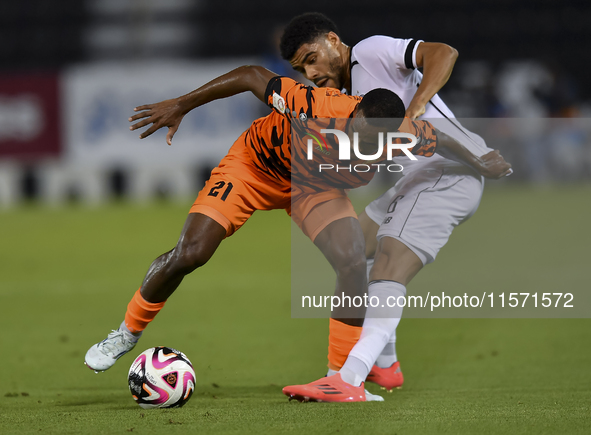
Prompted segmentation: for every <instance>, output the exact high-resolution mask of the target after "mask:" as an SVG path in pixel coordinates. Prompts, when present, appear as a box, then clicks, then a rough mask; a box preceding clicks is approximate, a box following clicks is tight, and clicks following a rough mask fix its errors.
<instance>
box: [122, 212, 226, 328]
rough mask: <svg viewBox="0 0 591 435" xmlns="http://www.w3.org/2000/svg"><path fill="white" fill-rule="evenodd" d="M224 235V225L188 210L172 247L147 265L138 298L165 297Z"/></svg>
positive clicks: (209, 254) (153, 299)
mask: <svg viewBox="0 0 591 435" xmlns="http://www.w3.org/2000/svg"><path fill="white" fill-rule="evenodd" d="M225 237H226V228H224V227H223V226H222V225H220V224H219V223H218V222H216V221H215V220H213V219H212V218H210V217H209V216H206V215H204V214H201V213H189V215H188V217H187V220H186V221H185V225H184V226H183V230H182V232H181V236H180V237H179V240H178V242H177V244H176V246H175V247H174V248H173V249H172V250H170V251H168V252H167V253H165V254H162V255H161V256H160V257H158V258H157V259H156V260H154V262H153V263H152V265H151V266H150V269H149V270H148V273H147V274H146V277H145V278H144V281H143V283H142V286H141V295H142V297H143V298H144V299H145V300H146V301H148V302H150V303H158V302H163V301H165V300H167V299H168V297H169V296H170V295H171V294H172V293H173V292H174V291H175V290H176V289H177V287H178V286H179V284H180V283H181V281H182V280H183V278H184V277H185V276H186V275H188V274H189V273H191V272H193V271H194V270H195V269H197V268H198V267H201V266H203V265H204V264H205V263H207V262H208V261H209V259H210V258H211V257H212V255H213V254H214V252H215V251H216V249H217V248H218V246H219V245H220V243H221V242H222V240H224V238H225ZM128 326H129V325H128Z"/></svg>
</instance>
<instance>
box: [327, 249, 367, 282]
mask: <svg viewBox="0 0 591 435" xmlns="http://www.w3.org/2000/svg"><path fill="white" fill-rule="evenodd" d="M335 265H336V267H335V269H336V272H337V274H338V275H346V276H350V277H353V276H356V275H360V276H364V277H365V276H366V274H367V260H366V258H365V248H364V247H363V246H358V247H355V246H352V247H351V248H350V249H348V250H346V251H344V252H342V253H340V255H339V256H338V258H337V261H336V262H335Z"/></svg>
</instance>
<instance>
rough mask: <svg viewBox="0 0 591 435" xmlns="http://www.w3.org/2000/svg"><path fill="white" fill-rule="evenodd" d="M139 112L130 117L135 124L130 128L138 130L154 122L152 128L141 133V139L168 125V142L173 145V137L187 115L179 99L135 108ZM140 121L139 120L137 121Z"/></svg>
mask: <svg viewBox="0 0 591 435" xmlns="http://www.w3.org/2000/svg"><path fill="white" fill-rule="evenodd" d="M133 110H134V111H135V112H139V113H137V114H135V115H133V116H131V117H130V118H129V122H135V124H133V125H131V126H130V127H129V129H130V130H132V131H133V130H137V129H138V128H142V127H145V126H146V125H149V124H152V125H151V126H150V128H148V129H147V130H146V131H144V132H143V133H142V134H140V139H144V138H146V137H148V136H150V135H151V134H152V133H154V132H155V131H156V130H159V129H161V128H163V127H168V133H167V134H166V143H167V144H168V145H172V138H173V136H174V134H175V133H176V131H177V130H178V128H179V125H180V124H181V121H182V120H183V117H184V116H185V113H186V112H185V111H184V110H183V109H182V108H181V107H180V105H179V102H178V99H177V98H173V99H172V100H165V101H161V102H160V103H155V104H145V105H143V106H138V107H136V108H135V109H133ZM136 121H138V122H136Z"/></svg>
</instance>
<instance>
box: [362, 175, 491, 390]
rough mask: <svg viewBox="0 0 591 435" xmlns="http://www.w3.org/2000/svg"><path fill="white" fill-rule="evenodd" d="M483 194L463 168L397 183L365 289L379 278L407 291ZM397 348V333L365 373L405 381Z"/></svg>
mask: <svg viewBox="0 0 591 435" xmlns="http://www.w3.org/2000/svg"><path fill="white" fill-rule="evenodd" d="M403 180H404V179H403ZM481 194H482V181H481V179H480V177H474V176H472V175H471V173H470V172H469V170H468V169H464V168H463V167H460V168H457V169H456V170H454V171H452V169H451V168H448V169H446V170H445V171H441V172H440V173H437V172H434V173H433V174H432V176H429V175H427V174H413V175H411V176H410V177H409V178H407V180H406V182H405V183H400V182H399V184H397V185H396V194H395V195H393V198H392V201H391V203H390V204H389V205H388V206H387V210H386V215H385V216H383V217H381V225H380V228H379V231H378V234H377V238H378V239H379V242H378V247H377V252H376V256H375V263H374V264H373V268H372V270H371V276H370V278H369V281H370V285H369V288H368V293H370V294H371V292H372V291H373V287H374V286H373V283H374V282H375V281H380V280H381V284H380V285H382V286H386V287H390V288H391V291H392V292H395V291H396V289H398V291H399V292H401V294H402V293H405V292H406V286H407V285H408V284H409V283H410V281H411V280H412V279H413V278H414V276H415V275H416V274H417V273H418V272H419V271H420V270H421V269H422V267H423V266H424V265H426V264H428V263H430V262H432V261H434V259H435V257H436V255H437V253H438V252H439V250H440V249H441V248H442V247H443V246H444V245H445V244H446V243H447V241H448V239H449V236H450V235H451V232H452V231H453V229H454V228H455V227H456V226H457V225H459V224H460V223H461V222H463V221H465V220H467V219H468V218H469V217H470V216H471V215H472V214H473V213H474V212H475V210H476V209H477V207H478V204H479V202H480V197H481ZM369 208H370V207H368V209H369ZM372 211H373V210H370V212H372ZM395 346H396V331H394V332H393V333H392V335H391V336H390V339H389V340H388V343H387V344H386V346H385V347H384V350H383V351H382V353H381V354H380V355H379V356H378V357H377V359H376V363H375V365H374V367H373V368H372V371H371V372H370V374H369V376H368V377H367V380H368V381H371V382H375V383H377V384H378V385H380V386H382V387H384V388H386V389H388V390H390V389H391V388H393V387H398V386H400V385H402V383H403V382H404V377H403V375H402V372H401V370H400V364H399V363H398V356H397V354H396V347H395Z"/></svg>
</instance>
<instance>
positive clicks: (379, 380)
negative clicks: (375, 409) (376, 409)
mask: <svg viewBox="0 0 591 435" xmlns="http://www.w3.org/2000/svg"><path fill="white" fill-rule="evenodd" d="M366 381H367V382H373V383H374V384H378V385H379V386H380V387H382V388H383V389H386V390H388V391H389V392H392V389H393V388H401V387H402V384H403V383H404V376H403V375H402V371H401V370H400V363H399V362H398V361H397V362H395V363H394V364H392V365H391V366H390V367H388V368H387V369H381V368H379V367H378V366H376V365H375V364H374V366H373V367H372V368H371V372H369V375H367V379H366Z"/></svg>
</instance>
